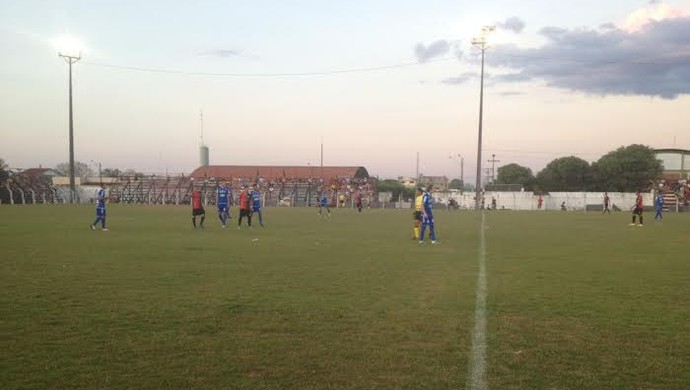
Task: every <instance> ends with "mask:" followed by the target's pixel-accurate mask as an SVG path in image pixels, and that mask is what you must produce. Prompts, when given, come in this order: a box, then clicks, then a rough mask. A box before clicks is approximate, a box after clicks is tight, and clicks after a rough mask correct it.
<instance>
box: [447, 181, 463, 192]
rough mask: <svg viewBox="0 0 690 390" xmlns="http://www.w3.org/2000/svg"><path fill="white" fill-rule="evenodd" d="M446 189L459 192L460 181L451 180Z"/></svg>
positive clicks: (460, 187)
mask: <svg viewBox="0 0 690 390" xmlns="http://www.w3.org/2000/svg"><path fill="white" fill-rule="evenodd" d="M448 188H450V189H451V190H461V189H462V181H460V179H453V180H451V181H450V183H448Z"/></svg>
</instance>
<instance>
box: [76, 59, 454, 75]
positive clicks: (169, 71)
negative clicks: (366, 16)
mask: <svg viewBox="0 0 690 390" xmlns="http://www.w3.org/2000/svg"><path fill="white" fill-rule="evenodd" d="M455 59H457V58H456V57H443V58H438V59H435V60H429V61H425V62H405V63H401V64H394V65H381V66H372V67H368V68H350V69H338V70H330V71H321V72H294V73H209V72H186V71H181V70H172V69H160V68H146V67H139V66H126V65H111V64H103V63H99V62H90V61H82V62H83V63H84V64H88V65H92V66H98V67H102V68H111V69H122V70H132V71H138V72H150V73H166V74H178V75H185V76H214V77H308V76H328V75H337V74H344V73H358V72H373V71H382V70H391V69H398V68H405V67H410V66H415V65H423V64H425V63H427V62H443V61H450V60H455Z"/></svg>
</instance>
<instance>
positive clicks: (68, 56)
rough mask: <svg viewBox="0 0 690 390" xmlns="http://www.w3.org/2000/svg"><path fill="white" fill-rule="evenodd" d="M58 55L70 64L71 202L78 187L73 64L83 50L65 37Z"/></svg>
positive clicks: (79, 57)
mask: <svg viewBox="0 0 690 390" xmlns="http://www.w3.org/2000/svg"><path fill="white" fill-rule="evenodd" d="M59 44H60V45H61V46H62V47H60V48H59V49H58V56H60V57H62V58H64V59H65V62H67V64H69V202H70V203H74V194H75V193H76V187H75V185H74V119H73V116H72V64H74V63H76V62H77V61H79V60H80V59H81V51H80V50H75V49H76V46H77V44H76V41H75V40H73V39H69V38H63V39H62V42H61V43H59Z"/></svg>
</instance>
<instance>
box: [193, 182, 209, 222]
mask: <svg viewBox="0 0 690 390" xmlns="http://www.w3.org/2000/svg"><path fill="white" fill-rule="evenodd" d="M197 215H198V216H200V217H201V222H200V223H199V227H200V228H202V229H203V228H204V219H206V211H204V205H203V204H202V203H201V192H199V190H196V189H195V190H194V191H192V225H194V229H196V217H197Z"/></svg>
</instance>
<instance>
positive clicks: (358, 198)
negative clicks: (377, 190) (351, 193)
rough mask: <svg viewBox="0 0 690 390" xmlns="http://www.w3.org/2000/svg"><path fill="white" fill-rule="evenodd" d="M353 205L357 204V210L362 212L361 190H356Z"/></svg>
mask: <svg viewBox="0 0 690 390" xmlns="http://www.w3.org/2000/svg"><path fill="white" fill-rule="evenodd" d="M355 206H357V211H359V212H360V213H361V212H362V191H357V195H355Z"/></svg>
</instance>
